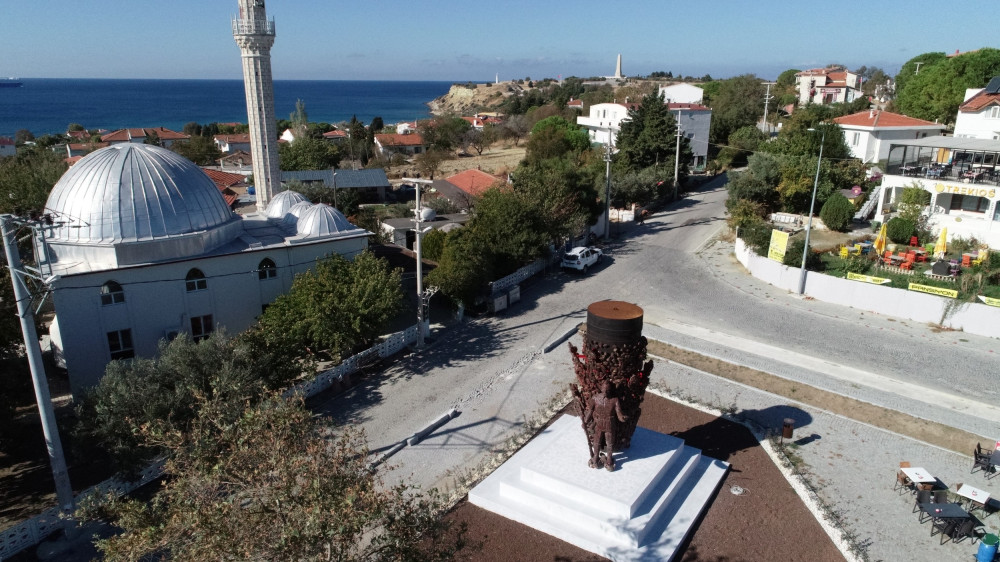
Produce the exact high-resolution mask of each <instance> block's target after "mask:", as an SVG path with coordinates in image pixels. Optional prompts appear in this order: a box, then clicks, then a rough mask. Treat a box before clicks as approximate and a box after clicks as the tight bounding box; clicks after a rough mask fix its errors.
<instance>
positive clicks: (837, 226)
mask: <svg viewBox="0 0 1000 562" xmlns="http://www.w3.org/2000/svg"><path fill="white" fill-rule="evenodd" d="M854 211H855V209H854V204H853V203H851V202H850V201H848V199H847V197H844V196H843V195H841V194H840V193H834V194H833V195H831V196H830V198H829V199H827V200H826V203H823V207H822V208H821V209H820V211H819V216H820V218H821V219H823V224H825V225H826V227H827V228H829V229H830V230H837V231H840V232H846V231H847V228H848V227H849V226H851V219H853V218H854Z"/></svg>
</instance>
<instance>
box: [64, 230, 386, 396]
mask: <svg viewBox="0 0 1000 562" xmlns="http://www.w3.org/2000/svg"><path fill="white" fill-rule="evenodd" d="M362 232H364V231H362ZM365 234H367V233H366V232H365ZM366 247H367V238H366V236H364V235H361V236H355V237H350V238H340V239H329V240H324V241H319V242H316V243H313V244H301V245H299V244H297V245H286V246H280V247H268V248H261V249H259V250H253V251H245V252H239V253H233V254H225V255H217V256H209V257H204V258H198V259H190V260H183V261H176V262H169V263H159V264H150V265H143V266H135V267H126V268H121V269H112V270H106V271H99V272H93V273H86V274H77V275H70V276H64V277H61V278H59V279H58V280H57V281H55V282H54V288H55V290H54V292H53V304H54V305H55V310H56V319H55V322H57V323H58V327H57V329H56V332H57V333H58V335H59V337H58V338H57V339H54V340H53V343H54V345H57V346H58V347H59V349H58V350H57V351H58V352H60V353H61V355H62V356H63V357H64V359H65V362H66V368H67V371H68V373H69V380H70V386H71V389H72V391H73V393H74V395H78V394H79V392H80V390H82V389H84V388H87V387H90V386H93V385H95V384H97V382H98V381H99V380H100V379H101V377H102V376H103V375H104V370H105V367H106V365H107V364H108V362H109V361H110V360H111V350H110V348H109V342H108V334H109V333H113V332H117V331H120V330H130V331H131V336H132V343H133V349H134V352H135V356H136V357H153V356H155V355H156V352H157V345H158V343H159V341H160V340H161V339H163V338H165V337H168V335H169V334H171V333H172V332H182V331H183V332H188V333H190V332H191V329H192V324H191V319H192V318H196V317H204V316H206V315H209V314H210V315H212V323H213V324H214V326H215V327H216V329H217V328H218V327H220V326H224V327H225V329H226V330H227V332H228V333H230V334H236V333H238V332H240V331H243V330H245V329H246V328H248V327H250V326H251V325H252V324H253V323H254V322H255V321H256V319H257V317H258V316H259V315H260V314H261V312H262V311H263V307H264V305H266V304H269V303H271V302H273V301H274V300H275V299H276V298H277V297H278V296H279V295H281V294H283V293H285V292H287V291H288V290H289V289H290V288H291V284H292V280H293V279H294V277H295V275H296V274H297V273H300V272H302V271H305V270H307V269H309V268H311V267H312V266H313V265H314V264H315V262H316V260H318V259H320V258H322V257H325V256H327V255H330V254H333V253H339V254H341V255H343V256H345V257H347V258H349V259H350V258H353V257H354V256H355V255H357V254H358V253H360V252H362V251H363V250H364V249H365V248H366ZM265 258H268V259H270V260H271V261H273V262H274V263H275V266H276V267H275V270H276V275H275V276H274V277H271V278H265V279H260V275H259V274H258V267H259V265H260V263H261V262H262V261H263V260H264V259H265ZM192 268H197V269H199V270H200V271H201V272H202V273H203V274H204V275H205V281H206V285H207V287H206V289H204V290H196V291H191V292H189V291H187V289H186V282H185V277H186V276H187V275H188V272H189V271H190V270H191V269H192ZM107 281H115V282H116V283H118V284H119V285H121V287H122V292H123V294H124V297H125V300H124V302H121V303H113V304H107V305H103V304H102V301H101V286H102V285H104V283H106V282H107ZM58 340H61V341H58Z"/></svg>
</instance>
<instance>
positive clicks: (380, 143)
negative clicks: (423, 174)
mask: <svg viewBox="0 0 1000 562" xmlns="http://www.w3.org/2000/svg"><path fill="white" fill-rule="evenodd" d="M375 147H376V148H377V149H378V151H379V154H381V155H382V156H391V155H392V154H403V155H405V156H413V155H416V154H422V153H424V152H426V151H427V147H426V146H425V145H424V138H423V137H421V136H420V134H419V133H407V134H403V135H401V134H398V133H397V134H394V133H381V134H377V135H375Z"/></svg>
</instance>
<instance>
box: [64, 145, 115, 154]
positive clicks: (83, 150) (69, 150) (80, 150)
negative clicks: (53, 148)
mask: <svg viewBox="0 0 1000 562" xmlns="http://www.w3.org/2000/svg"><path fill="white" fill-rule="evenodd" d="M107 146H111V144H110V143H107V142H71V143H67V144H66V157H67V158H72V157H74V156H83V155H85V154H90V153H91V152H93V151H95V150H97V149H98V148H104V147H107Z"/></svg>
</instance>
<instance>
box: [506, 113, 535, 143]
mask: <svg viewBox="0 0 1000 562" xmlns="http://www.w3.org/2000/svg"><path fill="white" fill-rule="evenodd" d="M502 127H503V136H504V138H506V139H513V140H514V146H517V145H518V143H520V142H521V139H523V138H524V137H525V135H527V134H528V132H529V131H530V130H531V127H529V126H528V119H527V118H526V117H525V116H524V115H511V116H510V117H508V118H507V119H506V120H504V122H503V125H502Z"/></svg>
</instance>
